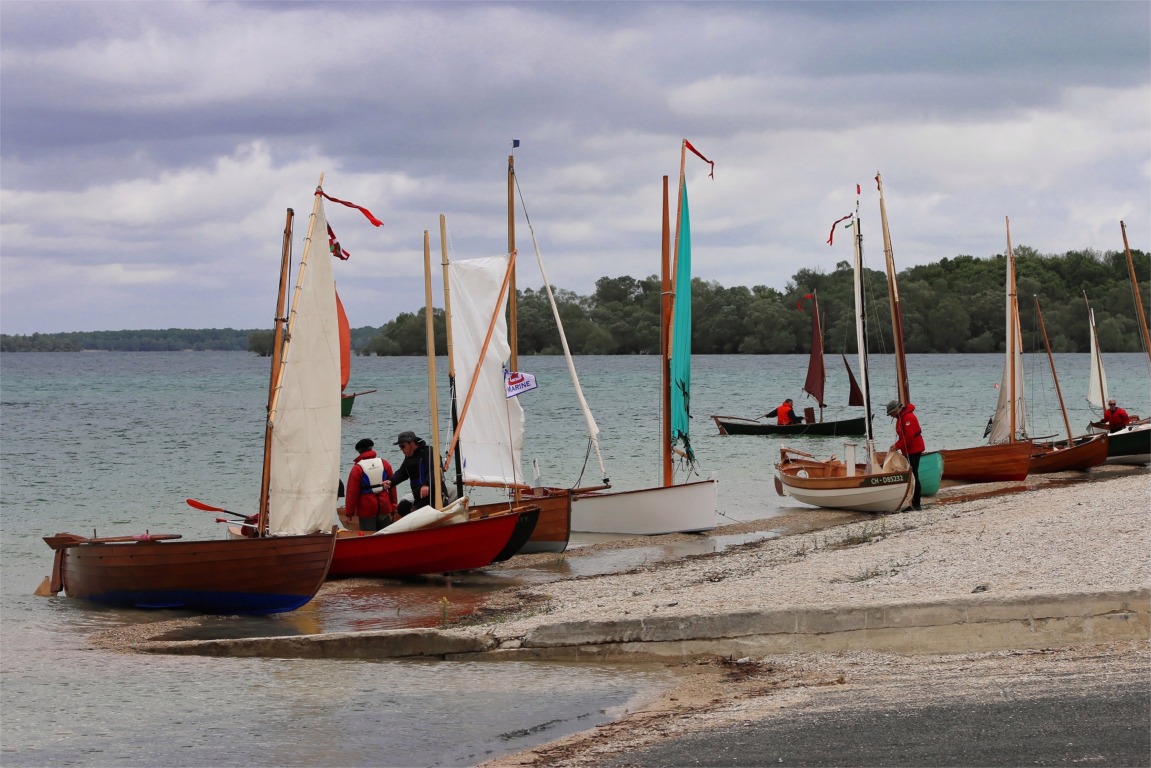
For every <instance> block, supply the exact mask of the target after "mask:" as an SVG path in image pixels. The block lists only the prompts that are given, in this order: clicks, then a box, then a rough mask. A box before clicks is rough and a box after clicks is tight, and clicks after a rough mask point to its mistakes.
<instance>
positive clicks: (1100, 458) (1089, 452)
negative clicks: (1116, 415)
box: [1028, 435, 1108, 475]
mask: <svg viewBox="0 0 1151 768" xmlns="http://www.w3.org/2000/svg"><path fill="white" fill-rule="evenodd" d="M1107 442H1108V441H1107V436H1106V435H1092V436H1091V437H1089V438H1087V439H1085V440H1083V441H1081V442H1077V443H1074V444H1072V445H1071V446H1068V445H1067V444H1066V442H1064V443H1061V444H1060V443H1034V444H1033V447H1032V454H1031V464H1030V466H1029V468H1028V471H1029V472H1030V473H1031V474H1033V475H1038V474H1047V473H1051V472H1076V471H1078V472H1085V471H1087V470H1088V469H1091V467H1097V466H1099V465H1100V464H1102V463H1103V462H1104V461H1106V460H1107Z"/></svg>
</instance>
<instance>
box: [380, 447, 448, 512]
mask: <svg viewBox="0 0 1151 768" xmlns="http://www.w3.org/2000/svg"><path fill="white" fill-rule="evenodd" d="M396 445H397V446H399V448H400V451H401V452H402V453H403V454H404V461H403V463H402V464H400V468H399V469H397V470H396V473H395V474H394V475H392V477H391V478H390V479H388V480H385V481H384V487H385V488H392V487H393V486H395V485H398V484H400V483H402V482H404V481H405V480H407V481H408V482H409V484H410V485H411V489H412V500H411V501H410V502H409V501H408V500H407V499H403V500H402V501H400V503H399V506H398V510H399V513H400V516H401V517H403V516H404V515H406V514H408V513H410V512H413V511H415V510H417V509H421V508H423V507H426V506H428V505H429V504H431V503H432V502H433V501H434V499H433V498H432V492H431V491H432V483H433V482H435V477H436V476H437V475H440V493H441V496H442V497H443V499H444V500H445V501H446V500H447V498H448V494H447V489H446V488H445V487H444V484H443V480H444V479H443V476H442V473H440V472H439V471H438V470H439V467H438V466H437V464H436V460H435V456H434V454H433V452H432V447H431V446H430V445H428V444H427V443H426V442H424V441H423V439H422V438H419V437H416V433H415V432H410V431H405V432H401V433H400V436H399V437H398V438H397V439H396Z"/></svg>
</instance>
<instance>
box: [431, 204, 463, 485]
mask: <svg viewBox="0 0 1151 768" xmlns="http://www.w3.org/2000/svg"><path fill="white" fill-rule="evenodd" d="M440 264H441V265H442V266H443V270H444V327H445V330H446V331H447V336H448V348H447V352H448V394H449V397H450V399H451V404H452V431H453V432H454V431H455V430H456V427H457V426H458V425H459V423H460V419H459V413H458V412H457V410H456V408H457V395H458V393H457V392H456V360H455V353H454V350H453V349H452V292H451V288H450V286H449V285H448V283H449V282H450V281H449V278H448V220H447V217H446V216H444V214H442V213H441V214H440ZM455 454H456V483H455V485H456V498H457V499H458V498H461V497H463V495H464V467H463V462H462V460H461V459H460V453H459V451H456V452H455ZM436 456H437V457H438V456H439V454H438V453H437V454H436ZM437 461H438V458H437ZM445 469H446V467H445Z"/></svg>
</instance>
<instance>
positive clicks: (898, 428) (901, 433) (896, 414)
mask: <svg viewBox="0 0 1151 768" xmlns="http://www.w3.org/2000/svg"><path fill="white" fill-rule="evenodd" d="M887 415H888V416H890V417H892V418H893V419H895V434H896V436H897V437H898V438H899V439H897V440H896V441H895V442H894V443H892V444H891V447H890V448H889V449H888V452H893V451H903V455H904V456H906V457H907V463H908V464H910V465H911V474H912V475H913V476H914V477H915V493H914V494H913V495H912V497H911V508H912V509H914V510H919V508H920V507H919V500H920V495H919V494H920V485H919V460H920V459H921V458H923V452H924V451H925V450H927V445H926V444H925V443H924V442H923V430H922V429H920V428H919V417H917V416H916V415H915V406H914V405H912V404H911V403H908V404H907V405H903V404H902V403H900V402H899V401H898V400H892V401H891V402H890V403H888V404H887Z"/></svg>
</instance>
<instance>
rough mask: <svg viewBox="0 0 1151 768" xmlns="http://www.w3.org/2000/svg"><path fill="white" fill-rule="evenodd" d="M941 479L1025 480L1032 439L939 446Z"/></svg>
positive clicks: (973, 481) (987, 481) (972, 481)
mask: <svg viewBox="0 0 1151 768" xmlns="http://www.w3.org/2000/svg"><path fill="white" fill-rule="evenodd" d="M939 453H940V455H942V456H943V479H944V480H957V481H964V482H969V483H996V482H1007V481H1014V480H1024V479H1026V477H1027V474H1028V472H1029V471H1030V467H1031V443H1026V442H1020V443H1000V444H997V445H979V446H975V447H974V448H959V449H955V450H947V449H941V450H940V451H939Z"/></svg>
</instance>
